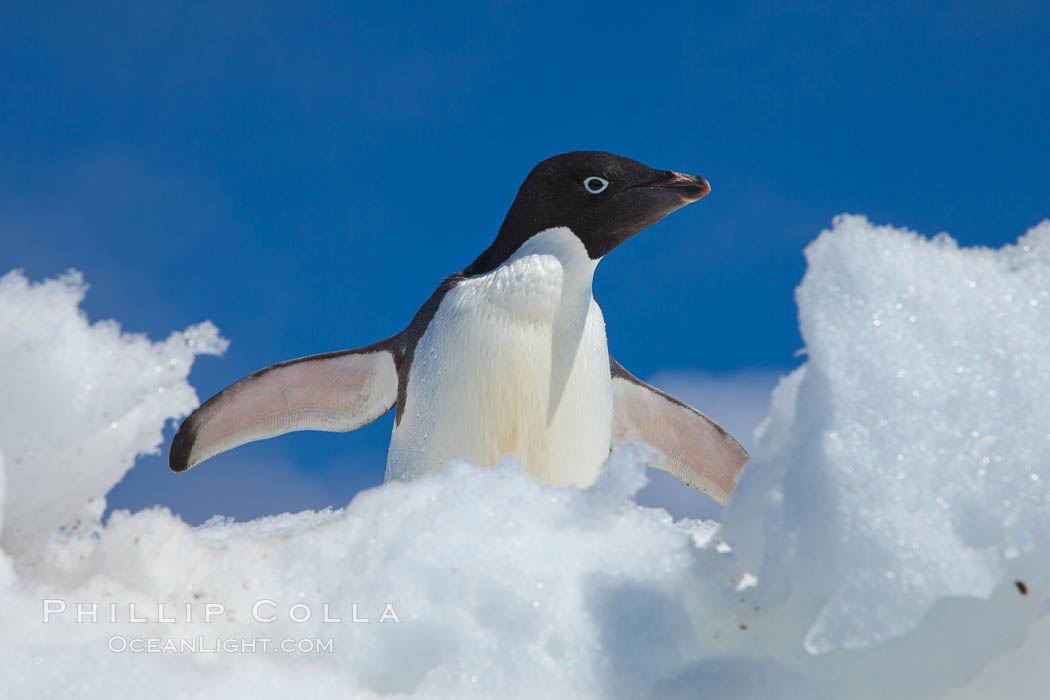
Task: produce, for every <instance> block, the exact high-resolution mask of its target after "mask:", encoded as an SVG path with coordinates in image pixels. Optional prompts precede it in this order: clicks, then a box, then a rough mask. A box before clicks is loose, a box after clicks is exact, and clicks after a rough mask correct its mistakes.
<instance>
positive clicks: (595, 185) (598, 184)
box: [583, 175, 609, 194]
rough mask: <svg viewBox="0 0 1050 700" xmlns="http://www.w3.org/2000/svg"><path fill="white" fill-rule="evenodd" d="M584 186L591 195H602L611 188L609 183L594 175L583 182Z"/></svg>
mask: <svg viewBox="0 0 1050 700" xmlns="http://www.w3.org/2000/svg"><path fill="white" fill-rule="evenodd" d="M583 186H584V188H585V189H586V190H587V191H588V192H590V193H591V194H600V193H602V192H604V191H605V188H606V187H608V186H609V181H608V180H605V179H603V178H600V177H595V176H593V175H592V176H591V177H589V178H587V179H586V180H584V181H583Z"/></svg>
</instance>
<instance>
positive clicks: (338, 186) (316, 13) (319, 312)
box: [0, 1, 1050, 501]
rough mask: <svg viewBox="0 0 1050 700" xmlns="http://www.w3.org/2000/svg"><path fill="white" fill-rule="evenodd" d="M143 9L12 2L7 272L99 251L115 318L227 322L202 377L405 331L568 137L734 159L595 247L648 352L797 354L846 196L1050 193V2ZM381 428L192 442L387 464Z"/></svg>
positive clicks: (6, 87) (1013, 217) (619, 353)
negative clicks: (695, 199) (701, 192)
mask: <svg viewBox="0 0 1050 700" xmlns="http://www.w3.org/2000/svg"><path fill="white" fill-rule="evenodd" d="M126 5H127V4H126V3H110V2H97V3H68V4H63V3H57V4H51V3H44V4H31V3H3V5H2V6H0V68H2V70H0V241H2V244H0V271H6V270H7V269H10V268H13V267H22V268H24V269H25V270H26V272H27V273H28V274H29V275H30V276H31V277H33V278H41V277H44V276H52V275H55V274H57V273H59V272H61V271H63V270H64V269H66V268H68V267H76V268H78V269H80V270H82V271H83V272H84V273H85V276H86V279H87V281H88V282H89V283H90V284H91V287H92V290H91V292H90V294H89V296H88V299H87V301H86V303H85V306H86V308H87V310H88V313H89V314H90V315H91V317H92V319H99V318H110V317H113V318H116V319H118V320H120V321H121V322H122V323H123V324H124V326H125V328H127V329H128V330H133V331H144V332H146V333H148V334H149V335H150V336H151V337H154V338H160V337H164V336H166V335H167V333H168V332H170V331H171V330H173V329H181V328H183V327H185V326H186V325H188V324H191V323H195V322H198V321H200V320H203V319H212V320H213V321H214V322H215V323H216V324H217V325H218V326H219V327H220V329H221V330H222V332H223V334H224V335H225V336H226V337H227V338H229V339H231V340H232V342H233V344H232V346H231V348H230V350H229V352H228V353H227V355H226V356H225V357H224V358H222V359H221V360H217V359H213V358H204V359H201V360H199V362H198V365H197V367H196V368H195V369H194V372H193V375H192V381H193V383H194V385H195V386H196V387H197V389H198V391H199V393H200V394H201V398H202V399H203V398H207V397H208V396H210V395H211V394H212V393H214V392H215V391H217V390H219V389H221V388H222V387H224V386H225V385H227V384H229V383H230V382H232V381H234V380H236V379H238V378H239V377H241V376H243V375H245V374H247V373H249V372H251V371H253V370H255V369H258V368H259V367H262V366H265V365H269V364H272V363H273V362H277V361H280V360H283V359H287V358H291V357H297V356H301V355H306V354H312V353H316V352H322V351H328V350H336V349H341V348H346V347H354V346H358V345H363V344H366V343H369V342H371V341H374V340H377V339H379V338H383V337H386V336H388V335H391V334H393V333H396V332H398V331H399V330H401V329H402V327H403V326H404V325H405V324H406V323H407V322H408V320H409V319H410V318H411V316H412V314H413V313H414V312H415V311H416V309H417V308H418V306H419V305H420V304H421V303H422V301H423V300H425V299H426V298H427V296H428V295H429V294H430V293H431V291H432V290H433V288H434V287H435V286H436V285H437V284H438V282H439V281H440V280H441V279H442V278H443V277H444V276H445V275H447V274H448V273H450V272H453V271H455V270H458V269H461V268H462V267H464V266H465V265H467V264H468V263H469V262H470V261H471V260H472V259H473V257H474V256H475V255H476V254H477V253H478V252H479V251H480V250H482V249H483V248H484V247H485V246H487V245H488V243H489V242H490V241H491V239H492V238H493V236H494V235H495V232H496V230H497V228H498V227H499V224H500V222H501V220H502V217H503V215H504V213H505V211H506V209H507V207H508V206H509V204H510V202H511V200H512V199H513V197H514V194H515V192H516V189H517V187H518V185H519V184H520V182H521V180H522V179H523V178H524V176H525V174H526V173H527V172H528V170H529V169H530V168H531V166H532V165H533V164H534V163H535V162H537V161H539V160H541V159H543V158H545V157H547V156H550V155H553V154H556V153H560V152H563V151H567V150H575V149H581V148H587V149H603V150H610V151H614V152H617V153H620V154H623V155H626V156H630V157H633V158H636V159H639V160H642V161H644V162H646V163H648V164H651V165H653V166H656V167H663V168H672V169H676V170H683V171H687V172H693V173H699V174H702V175H704V176H706V177H707V178H708V179H709V180H710V181H711V183H712V186H713V192H712V194H711V195H710V196H709V197H707V198H706V199H704V200H703V201H702V202H700V203H699V204H696V205H694V206H691V207H689V208H687V209H685V210H683V211H681V212H679V213H677V214H675V215H673V216H672V217H670V218H669V219H667V220H665V221H664V222H661V223H660V224H658V225H656V226H654V227H653V228H652V229H649V230H648V231H646V232H644V233H643V234H642V235H640V236H638V237H636V238H634V239H632V240H631V241H629V242H628V243H627V244H625V245H624V246H622V247H621V248H619V249H618V250H616V251H614V252H613V253H612V254H611V255H610V256H608V258H607V259H606V260H605V261H604V262H603V263H602V265H601V266H600V267H599V269H598V273H597V277H596V289H595V294H596V296H597V298H598V300H599V301H600V302H601V303H602V305H603V308H604V310H605V315H606V320H607V323H608V328H609V339H610V347H611V349H612V352H613V354H614V355H615V356H616V357H617V359H619V360H620V361H621V362H622V363H623V364H624V365H625V366H626V367H628V368H629V369H631V370H632V371H634V372H635V373H637V374H639V375H641V376H649V375H652V374H653V373H655V372H657V371H659V370H663V369H669V368H673V369H689V368H695V369H703V370H707V371H712V372H728V371H733V370H740V369H744V368H787V367H790V366H793V365H794V364H795V363H796V362H797V359H796V358H795V357H794V356H793V354H794V352H795V350H796V349H798V348H799V347H800V345H801V340H800V338H799V336H798V332H797V327H796V322H795V307H794V300H793V289H794V287H795V285H796V284H797V283H798V281H799V280H800V278H801V275H802V273H803V271H804V261H803V258H802V254H801V252H802V249H803V247H804V246H805V244H806V243H807V242H808V241H810V240H811V239H812V238H813V237H815V235H816V234H817V233H818V232H819V231H820V229H821V228H822V227H824V226H826V225H827V224H828V223H829V221H830V218H831V217H832V216H833V215H835V214H837V213H839V212H844V211H848V212H856V213H864V214H867V215H868V216H869V217H870V218H872V219H873V220H874V221H876V222H879V223H892V224H896V225H903V226H908V227H910V228H913V229H915V230H918V231H921V232H924V233H929V234H932V233H936V232H939V231H945V230H946V231H949V232H951V234H952V235H953V236H955V237H956V238H958V239H959V240H960V241H961V242H963V243H964V244H983V245H1000V244H1002V243H1004V242H1007V241H1011V240H1013V239H1014V238H1015V237H1016V236H1017V235H1019V234H1020V233H1022V232H1023V231H1024V229H1026V228H1027V227H1029V226H1031V225H1033V224H1035V223H1037V222H1038V221H1039V220H1040V219H1042V218H1044V217H1046V216H1048V215H1050V194H1048V192H1050V189H1048V183H1050V157H1048V156H1050V126H1048V123H1050V70H1048V68H1047V66H1048V65H1050V51H1048V49H1047V36H1050V10H1048V7H1050V6H1048V5H1047V3H1045V2H1038V1H1032V2H994V3H993V2H958V3H915V2H882V3H865V4H863V5H862V4H857V5H853V4H850V3H841V2H801V3H800V2H792V3H766V2H734V3H710V4H703V3H695V2H682V3H674V2H665V3H658V4H652V3H619V2H605V3H593V2H590V3H580V4H573V3H556V4H550V5H546V4H541V3H535V2H527V3H525V2H523V3H515V2H492V3H488V4H474V5H465V4H464V5H459V4H456V5H453V4H448V3H434V4H432V5H430V6H423V4H418V5H408V4H404V5H402V4H398V3H389V2H381V3H360V2H357V3H303V2H300V3H289V4H287V5H284V6H282V7H272V6H269V5H270V4H264V3H254V2H253V3H248V2H245V3H201V4H197V5H192V4H184V3H168V2H151V3H143V4H140V6H134V5H133V6H131V7H127V6H126ZM701 408H707V409H709V410H711V411H712V413H716V410H715V407H701ZM389 429H390V419H389V418H387V419H386V420H384V421H382V422H381V423H380V424H379V425H378V426H374V427H372V428H369V429H366V430H364V431H360V433H359V434H353V435H349V436H347V435H335V436H332V435H317V434H313V435H296V436H291V437H286V438H281V439H279V440H274V441H269V442H267V443H263V444H262V445H259V446H251V447H247V448H243V449H244V450H246V452H243V453H242V454H241V456H240V457H236V458H235V457H228V458H227V457H219V458H216V460H213V461H212V462H209V463H206V464H204V465H202V467H200V468H199V469H213V470H215V469H221V468H222V464H223V462H221V460H223V459H230V460H233V459H241V460H243V459H244V458H245V457H244V455H248V456H250V457H252V458H256V457H257V458H260V459H265V458H267V457H268V456H269V457H273V456H274V455H280V458H281V459H286V460H288V461H290V462H292V463H295V464H309V465H315V468H316V469H318V470H319V473H320V472H324V471H325V470H329V471H331V470H337V468H341V467H339V465H343V464H346V463H347V462H348V461H354V463H355V464H357V465H358V467H355V469H357V471H358V472H359V473H357V474H356V475H355V476H354V477H353V478H354V479H357V478H359V479H360V484H366V483H378V481H379V480H380V479H381V478H382V452H383V450H384V449H385V444H386V439H387V435H388V432H389ZM169 434H170V430H169ZM230 463H232V462H230ZM144 464H145V463H144ZM160 465H161V461H160V460H159V459H158V460H156V461H155V462H153V461H150V462H148V468H149V469H160ZM361 465H364V466H361ZM199 469H198V470H199ZM198 470H194V472H195V471H198ZM136 471H138V470H136ZM194 472H190V474H188V475H186V476H185V477H182V478H196V477H192V476H191V475H192V474H193V473H194ZM340 478H344V479H348V478H350V477H348V476H345V474H344V477H340ZM341 483H342V482H341ZM355 483H356V482H355ZM358 485H359V484H358ZM333 488H334V487H333ZM340 493H342V492H340ZM334 498H335V500H336V501H338V500H339V498H341V496H338V497H334Z"/></svg>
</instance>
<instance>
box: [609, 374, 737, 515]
mask: <svg viewBox="0 0 1050 700" xmlns="http://www.w3.org/2000/svg"><path fill="white" fill-rule="evenodd" d="M609 360H610V365H611V370H612V385H613V426H612V441H613V443H614V444H615V443H618V442H626V441H628V440H635V439H642V440H644V441H645V442H647V443H649V444H650V445H652V446H653V447H656V448H657V449H659V450H660V451H661V452H663V453H664V459H663V460H662V461H661V462H660V463H658V464H654V465H653V466H654V467H659V468H660V469H663V470H664V471H666V472H670V473H671V474H673V475H674V476H676V477H678V478H679V479H681V480H682V481H684V482H685V483H687V484H689V485H690V486H692V487H693V488H695V489H698V490H700V491H703V492H704V493H706V494H707V495H709V496H711V497H712V498H714V499H715V500H716V501H718V502H719V503H721V504H723V505H725V503H726V502H727V501H729V496H730V495H732V493H733V488H734V487H735V486H736V480H737V477H738V476H739V475H740V472H741V471H743V469H744V465H745V464H746V463H747V459H748V455H747V450H745V449H744V448H743V447H741V446H740V443H739V442H737V441H736V440H735V439H734V438H733V436H732V435H730V434H729V433H728V432H726V430H725V429H724V428H723V427H722V426H720V425H718V423H715V422H714V421H713V420H711V419H710V418H708V417H707V416H705V415H704V414H702V413H700V412H699V411H697V410H696V409H695V408H693V407H692V406H688V405H686V404H685V403H682V402H681V401H679V400H678V399H676V398H674V397H673V396H671V395H669V394H665V393H664V392H662V391H660V390H659V389H657V388H655V387H652V386H649V385H648V384H646V383H645V382H643V381H642V380H640V379H638V378H637V377H635V376H634V375H633V374H631V373H630V372H628V371H627V370H626V369H624V368H623V366H622V365H621V364H620V363H619V362H617V361H616V360H613V359H612V358H611V357H610V358H609Z"/></svg>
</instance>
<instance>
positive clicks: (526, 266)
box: [169, 151, 747, 503]
mask: <svg viewBox="0 0 1050 700" xmlns="http://www.w3.org/2000/svg"><path fill="white" fill-rule="evenodd" d="M710 190H711V188H710V186H709V185H708V184H707V181H706V180H705V179H704V178H702V177H699V176H696V175H684V174H682V173H678V172H674V171H671V170H654V169H653V168H650V167H648V166H646V165H643V164H642V163H639V162H637V161H634V160H630V159H628V158H623V157H620V156H617V155H613V154H611V153H603V152H600V151H578V152H574V153H565V154H563V155H559V156H555V157H553V158H549V159H548V160H545V161H543V162H542V163H540V164H539V165H537V166H536V167H535V168H533V170H532V172H531V173H529V176H528V177H527V178H526V179H525V182H524V183H523V184H522V186H521V189H519V190H518V196H517V198H515V200H514V203H513V204H512V205H511V207H510V211H509V212H508V213H507V217H506V219H505V220H504V221H503V225H502V226H501V227H500V230H499V234H498V235H497V236H496V240H495V241H493V243H492V245H490V246H489V247H488V249H486V250H485V251H484V252H483V253H481V255H479V256H478V258H477V259H476V260H475V261H474V262H473V263H471V264H470V265H469V266H468V267H467V268H466V269H464V270H463V271H462V272H457V273H456V274H454V275H452V276H450V277H448V278H447V279H445V281H444V282H442V283H441V285H440V286H439V287H438V288H437V290H436V291H435V292H434V294H433V295H432V296H431V297H430V299H428V300H427V301H426V303H424V304H423V306H422V308H420V310H419V312H418V313H416V315H415V318H413V319H412V322H411V323H410V324H409V325H408V327H407V328H406V329H405V330H404V331H402V332H400V333H398V334H397V335H395V336H392V337H390V338H387V339H386V340H381V341H379V342H377V343H373V344H372V345H368V346H366V347H363V348H357V349H354V350H343V351H341V352H331V353H325V354H322V355H313V356H311V357H304V358H302V359H298V360H288V361H287V362H282V363H280V364H277V365H274V366H272V367H267V368H266V369H262V370H259V371H258V372H256V373H255V374H252V375H250V376H248V377H245V378H244V379H242V380H240V381H239V382H237V383H236V384H233V385H232V386H230V387H228V388H226V389H224V390H223V391H221V392H219V393H218V394H217V395H215V396H214V397H212V398H211V399H209V400H208V401H207V402H206V403H205V404H204V405H202V406H201V407H200V408H198V409H197V410H196V411H194V412H193V414H191V415H190V416H189V418H187V419H186V421H185V422H184V423H183V424H182V427H180V428H179V431H178V433H177V434H176V435H175V439H174V440H173V442H172V444H171V453H170V461H169V464H170V466H171V468H172V470H174V471H176V472H181V471H184V470H186V469H188V468H190V467H192V466H194V465H195V464H198V463H199V462H201V461H203V460H205V459H207V458H208V457H211V456H212V455H215V454H218V453H219V452H223V451H225V450H228V449H230V448H232V447H236V446H237V445H241V444H244V443H246V442H250V441H252V440H260V439H262V438H268V437H273V436H275V435H281V434H283V433H287V432H290V431H293V430H328V431H347V430H355V429H357V428H360V427H361V426H363V425H367V424H368V423H371V422H372V421H374V420H376V419H377V418H379V417H380V416H381V415H383V414H384V413H386V412H387V411H389V410H390V409H391V408H395V409H396V411H397V414H396V417H395V421H394V431H393V434H392V435H391V438H390V449H389V452H388V455H387V464H386V478H387V479H388V480H389V479H393V478H412V477H415V476H418V475H420V474H422V473H424V472H428V471H431V470H435V469H440V468H441V467H442V466H443V465H444V464H446V463H448V462H449V461H450V460H453V459H457V458H462V459H467V460H470V461H471V462H473V463H475V464H478V465H481V466H491V465H493V464H495V463H496V462H498V461H499V460H500V458H501V457H502V456H503V455H505V454H512V455H515V456H516V457H519V458H520V459H521V460H522V463H523V464H524V468H525V470H526V471H527V472H529V473H531V474H533V475H535V476H536V477H538V478H539V479H542V480H543V481H546V482H548V483H550V484H555V485H559V486H565V485H575V486H586V485H588V484H591V483H592V482H593V481H594V480H595V478H596V477H597V476H598V472H599V470H600V469H601V466H602V463H603V462H604V460H605V458H606V457H607V456H608V454H609V450H610V449H611V447H612V445H614V444H615V443H618V442H623V441H627V440H632V439H635V438H641V439H642V440H645V441H646V442H648V443H649V444H651V445H653V446H654V447H657V448H658V449H659V450H661V451H662V452H663V455H664V459H663V461H662V462H661V463H660V464H657V465H655V466H658V467H661V468H663V469H665V470H667V471H669V472H670V473H672V474H674V475H675V476H676V477H678V478H679V479H681V480H682V481H684V482H685V483H687V484H689V485H690V486H693V487H695V488H697V489H700V490H701V491H704V492H705V493H707V494H709V495H711V496H712V497H714V498H715V499H717V500H719V501H721V502H722V503H725V502H726V501H727V500H728V499H729V495H730V494H731V493H732V491H733V487H734V485H735V483H736V478H737V476H738V475H739V473H740V471H741V469H743V466H744V463H745V462H746V461H747V453H746V452H745V451H744V449H743V448H742V447H741V446H740V444H739V443H738V442H737V441H736V440H734V439H733V437H732V436H731V435H729V434H728V433H727V432H726V431H725V430H723V429H722V428H721V427H720V426H719V425H717V424H716V423H715V422H713V421H712V420H710V419H709V418H707V417H705V416H704V415H703V414H701V413H700V412H698V411H696V410H694V409H693V408H691V407H689V406H687V405H686V404H684V403H682V402H681V401H679V400H677V399H675V398H674V397H672V396H669V395H667V394H665V393H663V392H661V391H659V390H657V389H654V388H653V387H651V386H649V385H648V384H646V383H645V382H642V381H640V380H639V379H637V378H636V377H634V376H633V375H632V374H631V373H630V372H628V371H627V370H625V369H624V368H623V367H622V366H620V364H619V363H617V362H616V360H614V359H613V358H612V357H611V356H610V355H609V350H608V347H607V344H606V337H605V320H604V318H603V317H602V310H601V308H599V306H598V304H597V303H596V302H595V301H594V298H593V297H592V296H591V280H592V278H593V275H594V270H595V267H597V265H598V262H599V261H600V260H601V259H602V257H603V256H605V255H606V254H607V253H609V252H610V251H611V250H613V249H614V248H615V247H616V246H618V245H620V244H621V243H623V242H624V241H625V240H627V239H628V238H630V237H631V236H633V235H635V234H636V233H638V232H639V231H641V230H643V229H645V228H646V227H648V226H650V225H652V224H654V223H656V222H657V221H659V220H660V219H662V218H663V217H665V216H667V215H668V214H670V213H671V212H673V211H675V210H676V209H680V208H681V207H683V206H685V205H687V204H690V203H692V202H695V201H697V200H699V199H700V198H701V197H703V196H704V195H706V194H707V193H708V192H710Z"/></svg>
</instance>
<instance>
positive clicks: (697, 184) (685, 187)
mask: <svg viewBox="0 0 1050 700" xmlns="http://www.w3.org/2000/svg"><path fill="white" fill-rule="evenodd" d="M638 187H659V188H662V189H668V190H673V191H674V192H675V193H676V194H678V196H680V197H681V198H682V199H684V200H685V201H686V204H691V203H693V202H695V201H697V200H699V199H703V198H704V197H705V196H706V195H707V194H708V193H709V192H710V191H711V185H710V184H709V183H708V182H707V180H706V179H704V178H703V177H701V176H700V175H686V174H685V173H678V172H675V171H674V170H668V171H666V173H665V175H664V177H661V178H660V179H658V180H655V181H653V182H647V183H646V184H644V185H638Z"/></svg>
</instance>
